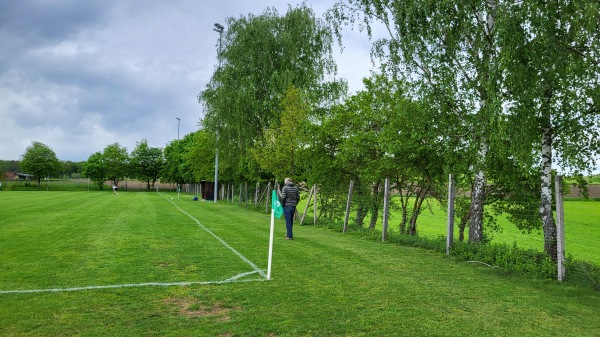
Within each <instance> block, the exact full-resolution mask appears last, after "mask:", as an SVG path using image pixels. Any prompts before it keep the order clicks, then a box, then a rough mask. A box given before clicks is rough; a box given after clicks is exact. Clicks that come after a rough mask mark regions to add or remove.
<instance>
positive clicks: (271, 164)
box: [252, 86, 310, 179]
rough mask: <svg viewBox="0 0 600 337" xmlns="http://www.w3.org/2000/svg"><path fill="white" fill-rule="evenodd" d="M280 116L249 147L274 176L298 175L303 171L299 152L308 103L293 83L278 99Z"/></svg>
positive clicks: (302, 139)
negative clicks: (258, 140)
mask: <svg viewBox="0 0 600 337" xmlns="http://www.w3.org/2000/svg"><path fill="white" fill-rule="evenodd" d="M281 109H282V112H281V119H280V120H279V121H273V122H272V123H271V127H269V128H267V129H265V130H264V132H263V135H262V137H261V141H260V142H256V144H255V145H254V147H253V149H252V154H253V155H254V159H255V160H256V162H257V163H258V164H259V165H260V168H261V169H262V170H263V171H264V172H266V173H268V174H270V175H272V176H274V177H279V178H282V177H291V178H294V179H295V178H297V177H300V176H301V173H302V162H301V160H300V159H301V156H300V154H299V152H300V151H301V150H302V149H303V148H305V147H306V146H305V145H306V143H307V138H308V136H307V132H306V130H307V123H308V116H309V114H310V110H309V107H308V105H307V103H306V101H305V99H304V98H303V96H302V93H301V92H300V89H298V88H296V87H295V86H290V87H289V88H288V89H287V91H286V92H285V95H284V97H283V99H282V101H281Z"/></svg>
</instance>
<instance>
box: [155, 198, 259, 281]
mask: <svg viewBox="0 0 600 337" xmlns="http://www.w3.org/2000/svg"><path fill="white" fill-rule="evenodd" d="M159 194H160V196H161V197H163V198H165V199H166V200H167V201H168V202H170V203H171V204H173V206H175V207H177V209H179V210H180V211H181V212H182V213H183V214H185V215H187V216H189V217H190V218H191V219H192V220H194V221H195V222H196V223H197V224H198V226H200V228H202V229H204V230H205V231H206V232H207V233H208V234H210V235H212V236H213V237H214V238H215V239H217V240H219V242H221V243H222V244H223V246H225V247H227V248H229V250H231V251H232V252H233V253H234V254H235V255H237V256H238V257H239V258H240V259H242V260H243V261H244V262H246V263H247V264H249V265H250V266H251V267H252V268H253V269H254V271H256V272H257V273H259V274H260V275H262V276H263V277H264V278H267V274H265V272H264V271H262V269H260V268H258V266H257V265H255V264H254V263H253V262H252V261H250V260H248V259H247V258H246V257H245V256H244V255H242V254H241V253H240V252H238V251H237V250H235V248H233V247H231V246H230V245H228V244H227V242H225V240H223V239H221V238H220V237H218V236H217V235H216V234H215V233H213V232H211V231H210V230H209V229H208V228H206V227H204V225H202V224H201V223H200V221H198V220H197V219H196V218H194V217H193V216H191V215H190V214H188V213H187V212H186V211H184V210H182V209H181V208H180V207H179V206H177V205H176V204H175V203H174V202H173V201H171V200H169V199H167V197H165V196H164V195H162V193H160V192H159Z"/></svg>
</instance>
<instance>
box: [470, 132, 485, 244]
mask: <svg viewBox="0 0 600 337" xmlns="http://www.w3.org/2000/svg"><path fill="white" fill-rule="evenodd" d="M488 150H489V145H488V143H487V138H485V137H484V139H482V140H481V144H480V145H479V151H478V152H477V155H478V158H479V159H478V160H479V169H478V170H477V174H476V175H475V182H474V183H473V190H472V191H471V208H470V210H469V242H481V241H482V239H483V204H484V202H485V187H486V184H487V182H486V176H485V171H484V169H483V166H484V163H485V158H486V156H487V153H488Z"/></svg>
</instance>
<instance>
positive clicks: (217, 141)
mask: <svg viewBox="0 0 600 337" xmlns="http://www.w3.org/2000/svg"><path fill="white" fill-rule="evenodd" d="M224 29H225V27H223V26H222V25H221V24H219V23H215V28H213V30H214V31H215V32H217V33H219V54H218V55H217V58H218V59H219V70H220V69H221V37H222V36H223V30H224ZM215 137H216V142H215V145H216V146H215V186H214V192H213V194H214V195H213V200H214V202H215V203H216V202H217V195H218V192H219V189H218V186H219V184H218V180H219V127H218V126H217V129H216V132H215Z"/></svg>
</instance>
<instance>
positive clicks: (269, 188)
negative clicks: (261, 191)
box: [260, 181, 271, 214]
mask: <svg viewBox="0 0 600 337" xmlns="http://www.w3.org/2000/svg"><path fill="white" fill-rule="evenodd" d="M269 191H271V182H270V181H269V183H268V184H267V189H266V190H265V192H267V193H268V192H269ZM260 199H261V200H262V196H261V197H260ZM265 199H266V200H265V213H267V214H268V213H269V203H270V202H271V199H269V194H267V197H266V198H265Z"/></svg>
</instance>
